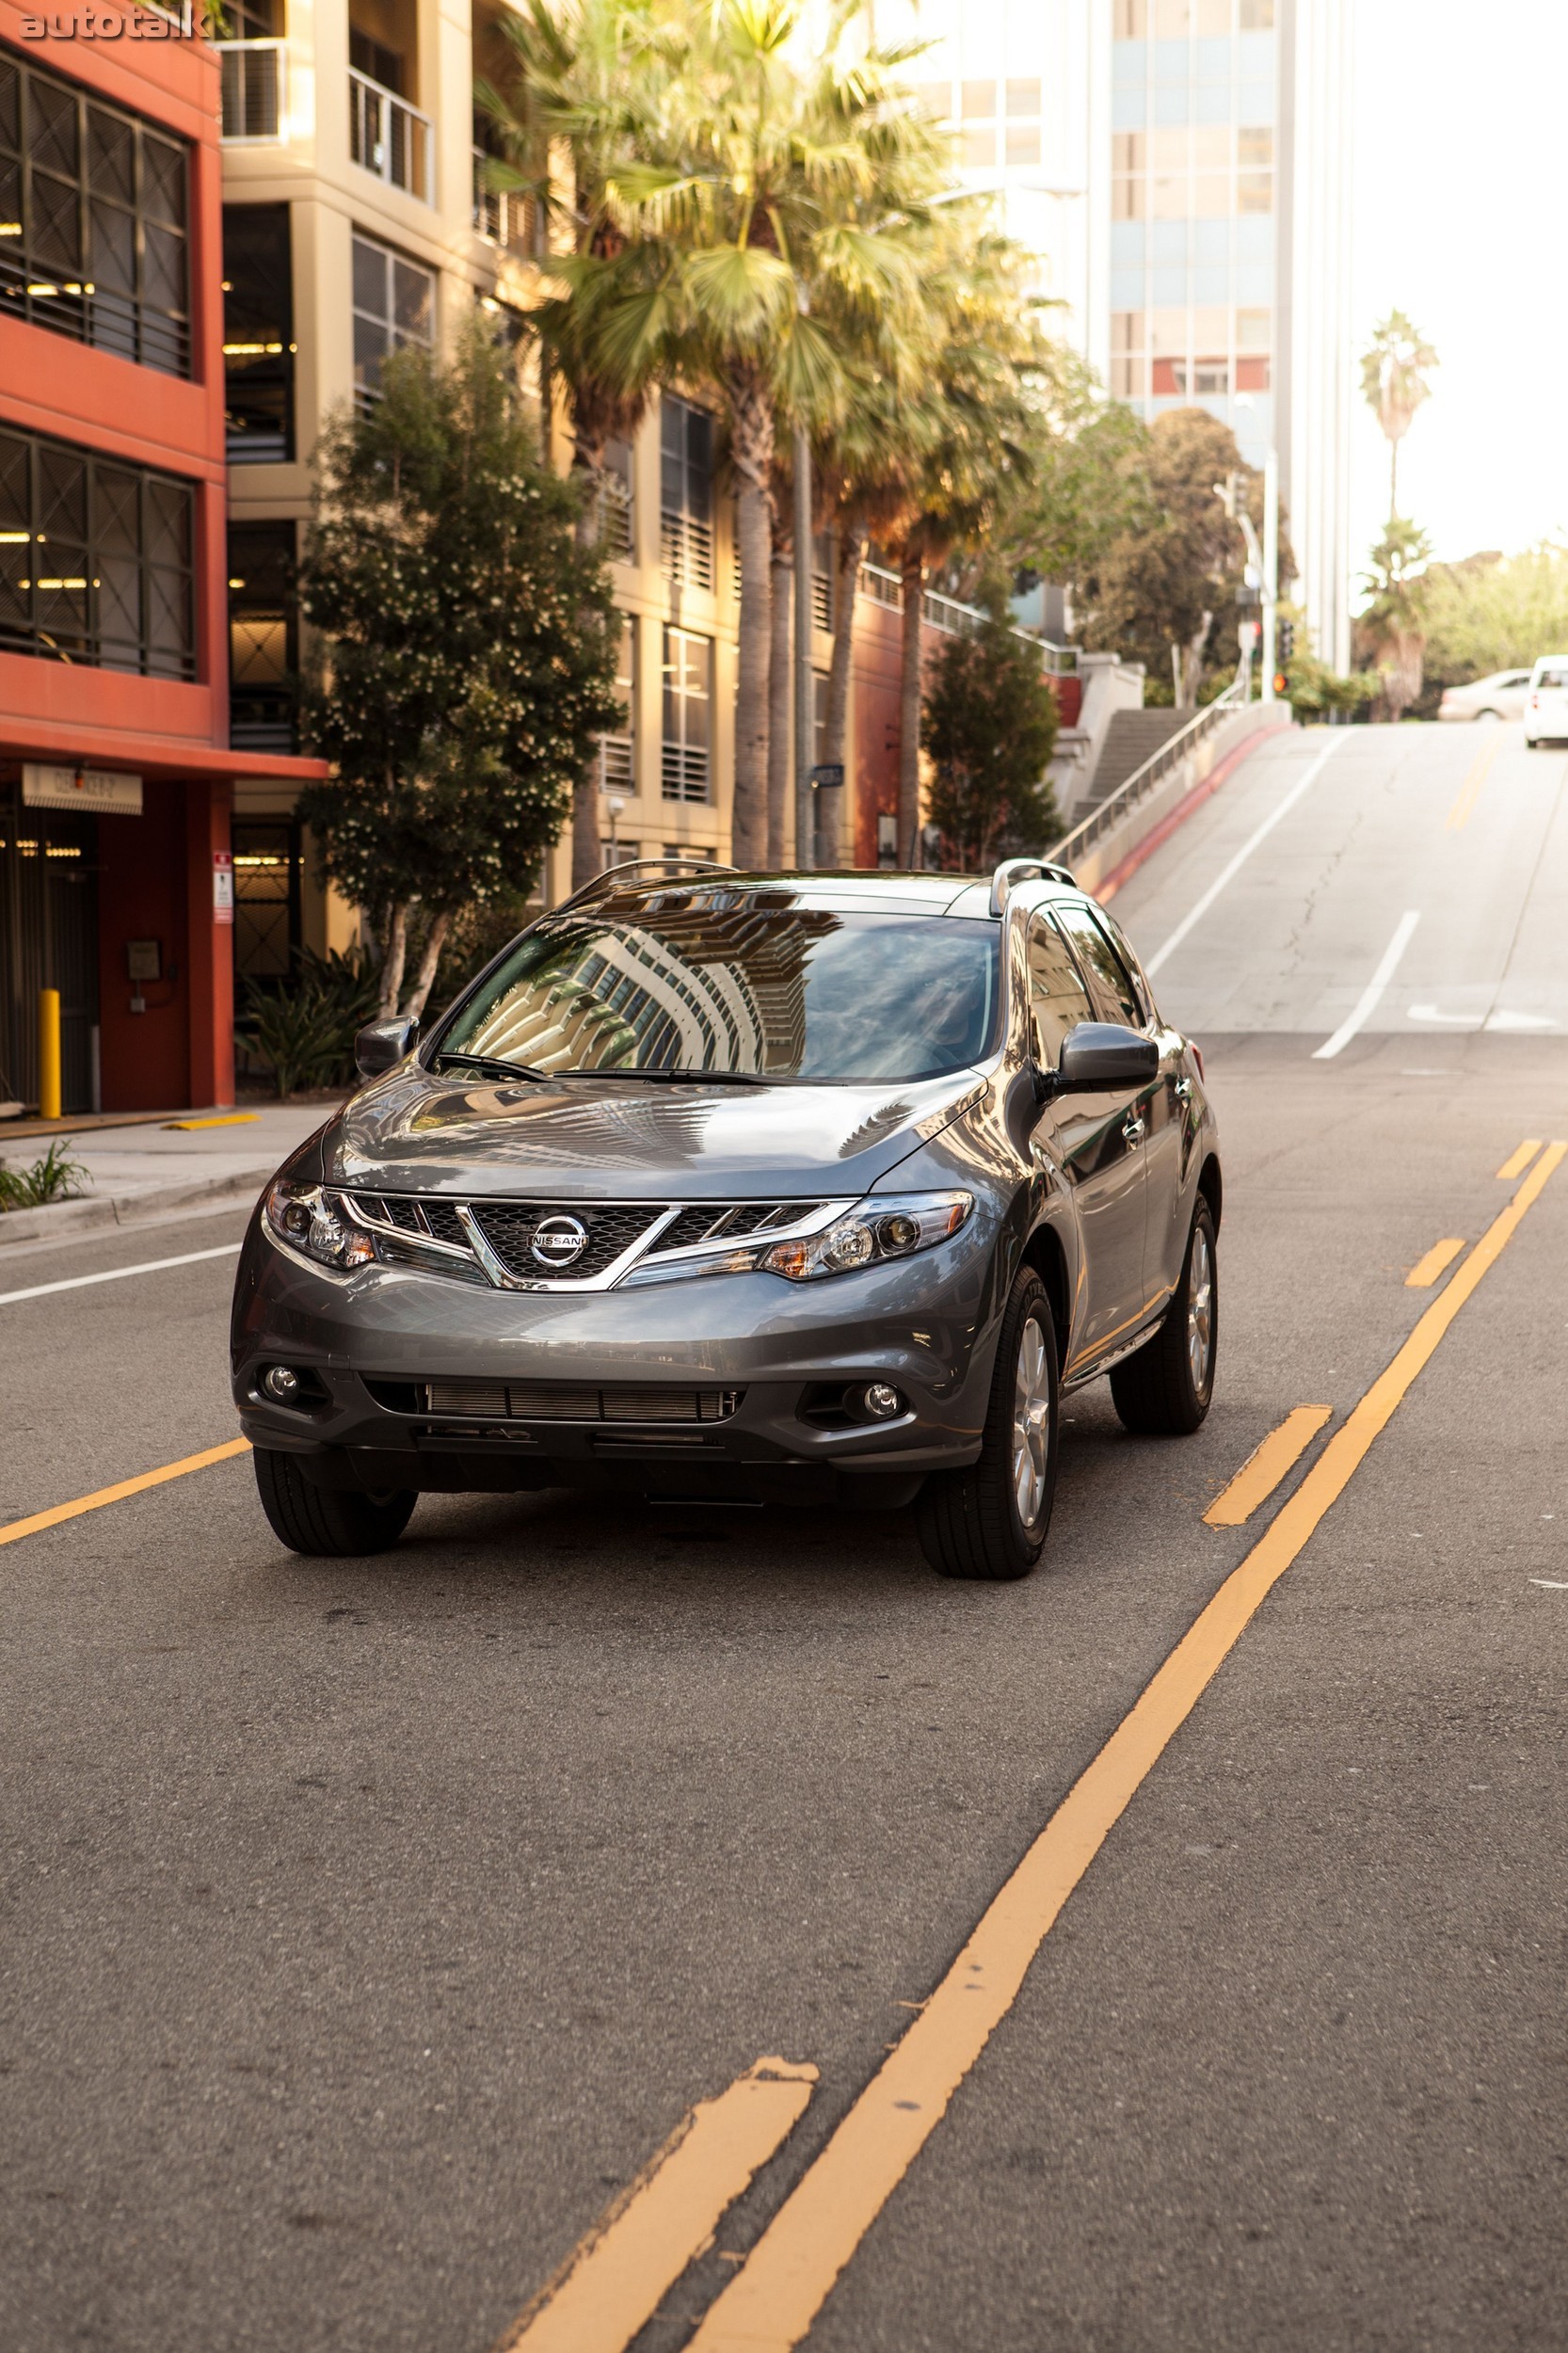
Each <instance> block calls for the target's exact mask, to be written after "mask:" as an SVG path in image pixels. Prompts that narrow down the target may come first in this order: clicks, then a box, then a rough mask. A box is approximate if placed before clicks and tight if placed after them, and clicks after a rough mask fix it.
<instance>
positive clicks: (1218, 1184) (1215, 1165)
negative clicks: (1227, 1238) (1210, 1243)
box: [1198, 1152, 1224, 1233]
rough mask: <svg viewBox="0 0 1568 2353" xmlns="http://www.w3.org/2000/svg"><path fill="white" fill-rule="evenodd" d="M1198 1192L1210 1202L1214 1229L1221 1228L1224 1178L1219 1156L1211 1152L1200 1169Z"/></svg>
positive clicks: (1209, 1212)
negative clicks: (1221, 1173)
mask: <svg viewBox="0 0 1568 2353" xmlns="http://www.w3.org/2000/svg"><path fill="white" fill-rule="evenodd" d="M1198 1193H1199V1194H1200V1196H1201V1198H1202V1199H1203V1200H1205V1201H1207V1202H1208V1214H1209V1216H1210V1217H1211V1218H1212V1219H1213V1220H1214V1231H1215V1232H1216V1233H1218V1232H1219V1230H1220V1212H1221V1208H1222V1205H1223V1202H1224V1178H1223V1177H1221V1175H1220V1162H1219V1158H1218V1156H1217V1155H1216V1154H1215V1153H1213V1152H1210V1154H1209V1155H1208V1159H1207V1160H1205V1162H1204V1164H1203V1166H1202V1168H1200V1169H1199V1171H1198Z"/></svg>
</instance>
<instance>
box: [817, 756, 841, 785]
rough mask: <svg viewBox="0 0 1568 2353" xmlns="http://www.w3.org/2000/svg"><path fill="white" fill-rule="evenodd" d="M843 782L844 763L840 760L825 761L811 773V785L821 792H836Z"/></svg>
mask: <svg viewBox="0 0 1568 2353" xmlns="http://www.w3.org/2000/svg"><path fill="white" fill-rule="evenodd" d="M843 780H844V763H843V761H842V760H824V761H823V762H822V764H821V766H820V767H817V768H813V769H812V771H811V782H812V785H813V787H814V788H815V789H816V790H817V791H818V792H837V791H838V790H839V788H840V785H841V784H842V783H843Z"/></svg>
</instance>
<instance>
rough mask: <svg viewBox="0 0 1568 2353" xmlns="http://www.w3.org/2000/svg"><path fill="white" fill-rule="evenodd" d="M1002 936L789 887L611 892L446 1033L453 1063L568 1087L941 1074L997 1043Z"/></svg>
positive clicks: (540, 930) (568, 916) (509, 971)
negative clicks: (852, 908) (815, 897)
mask: <svg viewBox="0 0 1568 2353" xmlns="http://www.w3.org/2000/svg"><path fill="white" fill-rule="evenodd" d="M999 941H1000V929H999V927H998V926H996V925H994V924H990V923H980V922H974V921H968V920H962V919H952V918H948V917H943V916H911V915H869V914H860V913H852V912H845V911H842V910H840V909H836V908H832V907H824V906H813V905H811V904H800V903H798V902H797V901H796V900H795V898H794V896H793V894H792V893H791V892H788V891H773V892H769V891H755V890H737V889H733V888H713V887H701V888H696V889H690V888H680V889H668V890H660V891H657V892H655V893H652V894H643V893H638V894H632V893H631V892H621V893H617V894H616V895H615V896H613V897H610V898H606V899H601V900H600V901H598V902H597V903H596V904H593V905H591V906H588V907H584V908H582V909H578V910H573V911H571V912H566V911H563V912H562V913H561V914H560V915H559V916H550V917H546V919H545V920H544V921H543V922H541V923H540V924H539V925H538V926H537V927H536V929H535V930H534V931H532V932H530V933H529V934H528V936H526V937H525V938H523V939H520V941H519V942H518V944H517V946H516V947H515V948H514V949H513V950H512V952H511V953H510V954H509V955H508V956H507V958H506V960H505V962H504V964H503V965H501V966H500V967H498V968H497V969H496V970H495V971H494V972H492V973H491V974H490V975H489V977H488V979H487V980H485V981H483V982H482V983H481V984H479V985H478V987H477V988H476V989H475V990H474V992H473V994H472V996H471V997H470V998H468V999H467V1000H465V1001H463V1002H461V1003H459V1004H458V1006H457V1008H456V1013H455V1015H454V1017H453V1019H452V1021H451V1022H450V1023H449V1025H448V1026H447V1028H446V1030H445V1031H444V1032H442V1034H441V1037H440V1044H439V1048H438V1056H437V1058H438V1060H439V1059H440V1056H441V1055H446V1054H453V1055H456V1054H460V1053H466V1054H472V1055H479V1054H483V1055H487V1056H489V1057H492V1058H494V1059H497V1060H501V1061H507V1062H515V1063H520V1064H528V1065H529V1066H530V1067H531V1068H532V1069H533V1070H535V1071H538V1072H548V1073H549V1074H550V1075H551V1076H552V1077H554V1076H559V1075H561V1074H562V1073H565V1072H568V1071H582V1070H603V1071H611V1070H613V1071H617V1072H620V1073H622V1074H624V1075H627V1076H631V1075H634V1074H637V1073H643V1074H646V1075H647V1076H648V1077H649V1078H652V1077H654V1076H656V1075H658V1074H662V1073H663V1074H668V1073H671V1072H684V1071H691V1072H703V1071H711V1072H713V1073H715V1074H722V1073H726V1072H729V1073H743V1074H747V1075H751V1076H755V1077H759V1078H762V1079H768V1080H788V1079H806V1080H813V1079H815V1080H856V1079H862V1080H911V1079H927V1078H935V1077H936V1076H938V1075H939V1074H940V1073H941V1072H943V1071H948V1070H957V1069H962V1068H963V1067H964V1066H965V1065H966V1064H969V1063H974V1062H977V1061H979V1060H980V1059H981V1058H982V1057H983V1056H984V1054H985V1053H986V1052H987V1051H988V1050H989V1049H990V1046H991V1040H992V1035H993V1032H994V1031H995V1028H996V1023H997V1006H998V993H999V992H998V980H997V968H998V956H999Z"/></svg>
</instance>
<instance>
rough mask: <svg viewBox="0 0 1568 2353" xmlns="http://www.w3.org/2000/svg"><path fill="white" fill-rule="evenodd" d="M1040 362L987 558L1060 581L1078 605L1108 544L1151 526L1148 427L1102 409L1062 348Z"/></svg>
mask: <svg viewBox="0 0 1568 2353" xmlns="http://www.w3.org/2000/svg"><path fill="white" fill-rule="evenodd" d="M1044 360H1045V364H1044V366H1043V367H1042V368H1041V369H1040V370H1039V371H1038V372H1037V374H1036V376H1035V378H1034V381H1033V384H1032V394H1033V399H1032V433H1031V435H1030V453H1031V464H1030V469H1029V472H1028V475H1027V477H1026V478H1025V479H1024V480H1023V481H1022V482H1021V483H1020V485H1019V496H1018V498H1017V501H1016V504H1015V506H1014V508H1013V510H1012V511H1011V512H1010V513H1009V514H1007V515H1006V516H1005V517H1004V518H1003V519H1002V520H1001V523H1000V528H999V531H998V533H997V536H996V542H995V545H996V552H998V553H999V554H1000V555H1001V556H1002V557H1003V558H1004V560H1005V561H1006V562H1007V563H1009V564H1010V565H1012V566H1013V567H1014V568H1016V569H1018V570H1022V571H1025V572H1030V573H1032V574H1034V576H1035V577H1036V578H1038V579H1042V580H1053V581H1058V582H1060V583H1061V584H1062V585H1063V586H1064V588H1066V589H1067V590H1068V591H1069V592H1070V594H1071V595H1072V598H1073V601H1074V603H1075V604H1081V603H1082V601H1083V585H1084V583H1085V582H1086V581H1088V580H1090V579H1091V578H1092V577H1093V576H1094V575H1095V574H1096V571H1097V569H1098V567H1099V566H1100V564H1101V563H1102V562H1103V560H1104V558H1105V556H1106V554H1107V552H1109V550H1110V549H1111V548H1112V546H1113V545H1114V543H1115V542H1116V541H1117V540H1118V539H1126V538H1128V537H1131V536H1135V535H1137V534H1139V533H1141V532H1144V531H1146V530H1148V529H1150V528H1151V527H1152V526H1153V525H1154V524H1155V523H1157V522H1158V521H1159V520H1160V509H1159V506H1158V504H1157V502H1156V500H1155V496H1154V492H1153V488H1152V486H1151V483H1150V479H1149V466H1150V457H1149V428H1148V426H1147V425H1146V424H1144V421H1143V419H1142V418H1141V417H1139V416H1137V415H1136V414H1135V413H1134V412H1133V410H1132V409H1130V408H1128V406H1127V405H1126V403H1125V402H1123V401H1116V400H1108V399H1107V398H1106V396H1105V393H1104V392H1103V390H1102V389H1101V387H1100V385H1099V384H1098V382H1097V381H1096V377H1095V376H1094V372H1093V371H1092V369H1090V368H1089V366H1088V365H1087V363H1086V362H1085V361H1084V360H1082V359H1080V356H1079V355H1078V353H1077V352H1075V351H1072V350H1070V349H1069V348H1068V347H1067V346H1066V345H1065V344H1051V345H1048V346H1047V348H1046V352H1045V354H1044Z"/></svg>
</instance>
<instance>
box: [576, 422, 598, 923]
mask: <svg viewBox="0 0 1568 2353" xmlns="http://www.w3.org/2000/svg"><path fill="white" fill-rule="evenodd" d="M603 456H604V444H603V442H602V441H601V440H590V439H589V437H588V435H587V434H586V433H584V431H583V430H582V428H581V427H579V430H578V435H577V454H576V456H575V458H574V459H573V461H572V471H573V472H574V473H575V474H576V475H577V476H578V488H579V489H580V490H581V491H582V494H583V504H582V505H581V506H580V507H579V508H578V510H577V523H576V536H577V544H578V546H579V547H580V548H581V549H582V550H583V552H584V554H589V553H591V552H592V551H593V549H594V548H595V547H596V546H597V544H598V541H599V523H600V515H599V500H600V470H601V466H602V461H603ZM599 773H600V763H599V760H598V758H597V756H596V757H595V759H594V760H593V761H592V763H591V765H590V766H589V769H588V773H587V775H586V776H583V777H582V778H580V779H579V782H578V785H577V789H576V791H575V792H573V794H572V796H571V887H572V888H573V890H581V889H582V888H583V886H584V883H590V882H592V880H593V878H594V876H595V875H596V874H597V873H599V872H600V870H601V868H602V867H603V864H604V856H603V852H602V850H601V848H600V830H599V827H600V808H599V799H600V794H599Z"/></svg>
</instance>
